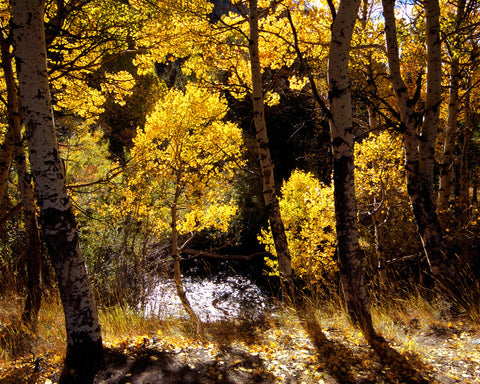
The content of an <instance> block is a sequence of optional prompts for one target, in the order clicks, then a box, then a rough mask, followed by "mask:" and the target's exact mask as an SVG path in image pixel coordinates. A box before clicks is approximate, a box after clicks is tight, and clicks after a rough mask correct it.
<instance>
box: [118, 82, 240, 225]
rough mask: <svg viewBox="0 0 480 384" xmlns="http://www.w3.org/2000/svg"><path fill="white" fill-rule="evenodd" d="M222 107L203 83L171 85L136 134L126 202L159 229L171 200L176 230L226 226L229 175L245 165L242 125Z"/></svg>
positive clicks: (231, 207) (230, 209)
mask: <svg viewBox="0 0 480 384" xmlns="http://www.w3.org/2000/svg"><path fill="white" fill-rule="evenodd" d="M225 113H226V103H225V101H224V100H223V99H222V98H221V97H220V96H219V95H218V94H215V93H211V92H210V91H208V90H207V89H205V88H200V87H198V86H196V85H193V84H191V85H187V86H186V89H185V91H182V90H177V89H172V90H170V91H169V92H168V93H167V94H166V95H165V97H164V98H163V99H162V100H160V101H159V102H158V104H157V106H156V108H155V110H154V112H153V113H152V114H151V115H150V116H148V118H147V123H146V125H145V129H144V130H143V131H142V132H139V133H138V134H137V136H136V138H135V139H134V147H133V149H132V152H131V154H132V159H131V162H130V167H132V169H134V172H132V176H131V178H130V179H129V181H128V188H126V190H125V191H124V198H125V203H124V204H125V206H126V207H130V209H131V208H132V207H136V209H138V213H139V215H141V216H144V217H145V218H148V219H149V221H150V222H151V223H153V225H154V227H155V228H156V229H157V230H158V231H168V227H169V225H170V219H171V218H170V209H171V207H172V205H174V204H175V205H176V207H177V208H178V215H179V221H178V228H179V232H180V233H187V232H191V231H199V230H201V229H203V228H207V227H213V228H215V229H217V230H221V231H225V230H226V229H227V227H228V223H229V220H230V219H231V218H232V216H233V215H234V214H235V213H236V210H237V208H236V204H235V199H234V197H235V195H234V192H233V179H234V177H235V174H236V172H237V170H238V169H239V167H241V166H242V165H243V161H242V145H243V140H242V134H241V130H240V129H239V128H238V127H237V126H236V125H235V124H233V123H230V122H226V121H224V120H223V119H224V117H225Z"/></svg>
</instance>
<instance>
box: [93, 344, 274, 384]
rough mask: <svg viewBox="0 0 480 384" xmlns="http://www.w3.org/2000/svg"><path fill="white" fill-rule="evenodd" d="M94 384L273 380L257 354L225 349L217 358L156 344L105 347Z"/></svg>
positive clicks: (235, 383)
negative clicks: (102, 364) (102, 363)
mask: <svg viewBox="0 0 480 384" xmlns="http://www.w3.org/2000/svg"><path fill="white" fill-rule="evenodd" d="M105 364H106V366H105V368H104V369H103V370H101V371H100V372H99V373H98V374H97V376H96V378H95V382H94V383H95V384H100V383H101V384H126V383H131V384H140V383H142V384H145V383H149V384H160V383H161V384H187V383H196V384H211V383H218V384H220V383H222V384H238V383H244V384H249V383H265V384H270V383H273V382H274V377H273V376H272V375H271V374H270V373H268V372H267V371H266V369H265V368H264V361H263V360H262V359H260V358H259V357H258V356H255V355H251V354H249V353H246V352H245V351H242V350H238V349H235V348H226V349H224V350H222V351H221V352H220V353H219V354H218V355H216V356H214V357H206V356H204V355H201V354H198V355H196V356H195V355H193V356H192V355H188V356H187V355H185V354H182V352H168V351H160V350H158V349H156V348H155V347H154V346H152V348H150V347H139V348H138V347H136V348H131V349H126V350H118V349H106V350H105Z"/></svg>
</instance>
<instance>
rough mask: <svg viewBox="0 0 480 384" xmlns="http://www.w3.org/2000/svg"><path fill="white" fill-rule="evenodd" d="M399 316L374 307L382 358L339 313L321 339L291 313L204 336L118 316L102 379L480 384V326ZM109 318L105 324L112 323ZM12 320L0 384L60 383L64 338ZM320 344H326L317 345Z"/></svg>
mask: <svg viewBox="0 0 480 384" xmlns="http://www.w3.org/2000/svg"><path fill="white" fill-rule="evenodd" d="M2 304H4V303H2ZM3 308H4V307H3ZM58 309H60V308H58ZM391 311H392V309H390V310H389V311H380V310H374V313H373V314H374V321H375V327H376V329H377V330H378V331H379V333H380V334H382V335H383V337H384V338H385V340H386V341H387V342H388V347H386V346H384V347H383V348H382V350H381V351H377V352H375V351H373V350H372V349H371V348H370V347H369V346H368V344H367V343H366V341H365V339H364V337H363V335H362V334H361V332H360V331H359V330H358V329H356V328H354V327H353V326H352V325H351V324H350V323H349V322H348V320H347V319H346V317H345V315H344V314H343V313H342V312H341V311H340V310H334V309H332V308H331V307H330V308H328V309H327V310H325V311H320V312H318V315H317V317H318V324H320V327H321V332H319V329H317V330H316V331H313V333H312V330H311V328H310V331H309V332H310V333H307V331H306V330H305V329H304V327H303V326H302V324H304V322H303V321H301V320H299V319H298V317H297V316H296V314H295V313H294V312H293V311H283V312H282V313H280V314H278V313H277V314H276V313H272V314H269V315H266V316H265V318H263V319H262V320H261V321H256V322H251V321H247V320H244V321H239V320H232V321H222V322H216V323H211V324H206V328H205V336H204V337H203V338H202V339H199V338H198V337H196V335H195V334H194V332H193V330H192V329H191V327H190V325H189V323H188V322H186V321H180V320H175V321H170V322H168V323H167V322H160V321H158V320H157V321H143V320H142V321H140V320H138V319H136V320H135V319H133V320H132V318H128V319H124V320H123V322H122V321H119V320H118V317H116V319H117V320H116V321H118V324H117V328H118V329H117V330H116V331H114V330H113V329H114V328H115V324H113V323H115V321H113V320H114V318H112V319H111V320H110V323H111V324H105V325H104V324H102V326H103V327H104V345H105V347H106V366H105V368H104V369H103V370H102V371H101V372H99V374H98V375H97V378H96V381H95V382H96V383H97V384H100V383H105V384H127V383H130V384H140V383H141V384H148V383H150V384H154V383H158V384H160V383H161V384H180V383H185V384H186V383H198V384H207V383H219V384H220V383H225V384H237V383H238V384H240V383H241V384H250V383H291V384H294V383H298V384H302V383H312V384H313V383H326V384H334V383H340V384H343V383H346V384H348V383H357V384H360V383H363V384H365V383H441V384H452V383H480V331H479V328H478V325H477V324H475V323H474V322H472V321H470V320H468V319H467V318H462V317H461V316H456V317H455V318H449V317H448V316H445V315H444V314H442V313H441V310H440V309H439V308H434V307H426V306H423V307H421V308H420V307H419V306H418V305H417V306H410V307H409V308H406V309H405V308H404V309H402V310H398V309H397V310H396V312H395V314H394V316H392V315H391V314H390V315H388V316H387V314H386V313H387V312H389V313H391ZM51 312H52V310H50V312H49V313H51ZM43 317H44V320H43V321H46V320H45V318H46V317H47V316H46V315H43ZM101 318H103V321H105V319H106V316H105V315H103V317H102V315H101ZM9 321H10V322H9ZM12 321H13V320H12V319H10V320H9V318H8V316H7V315H6V312H5V311H4V312H3V313H0V347H1V348H3V351H2V350H1V349H0V357H1V360H0V383H2V384H14V383H15V384H16V383H22V384H23V383H29V384H34V383H38V384H50V383H55V382H56V380H57V379H58V377H59V372H60V370H61V363H62V358H63V353H64V350H63V349H62V348H63V347H62V346H61V345H62V343H64V342H63V341H62V340H61V338H62V337H63V336H62V335H61V333H62V332H63V331H62V330H61V329H60V330H57V331H58V334H59V335H58V341H56V342H55V341H52V339H48V340H47V338H45V337H42V336H41V335H39V336H37V337H35V338H29V337H25V334H23V335H22V333H21V332H16V333H15V332H14V324H13V323H12ZM41 321H42V319H41ZM48 321H51V322H52V323H51V324H50V325H48V324H44V326H45V327H50V328H48V329H49V330H50V331H51V330H52V327H54V326H58V327H60V328H62V319H61V315H55V319H54V320H52V319H49V320H48ZM48 321H47V322H48ZM42 324H43V323H41V324H40V325H42ZM53 324H56V325H53ZM44 329H47V328H44ZM41 331H42V330H41V329H40V332H39V333H41ZM45 332H46V331H45ZM315 332H316V335H315ZM309 335H310V336H309ZM312 335H313V336H314V337H312ZM55 337H57V336H55ZM312 339H317V340H323V341H322V342H321V343H319V342H317V343H316V346H315V345H314V344H313V343H312V341H311V340H312Z"/></svg>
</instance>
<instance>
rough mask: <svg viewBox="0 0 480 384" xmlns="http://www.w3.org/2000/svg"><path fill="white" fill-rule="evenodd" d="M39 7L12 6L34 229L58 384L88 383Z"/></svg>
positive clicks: (88, 313)
mask: <svg viewBox="0 0 480 384" xmlns="http://www.w3.org/2000/svg"><path fill="white" fill-rule="evenodd" d="M43 7H44V2H43V1H38V0H15V1H13V2H12V31H13V44H14V48H15V57H16V65H17V73H18V81H19V90H20V97H21V105H22V112H23V117H24V122H25V127H26V138H27V142H28V149H29V156H30V164H31V168H32V173H33V181H34V186H35V193H36V197H37V203H38V207H39V210H40V215H39V216H40V224H41V228H42V232H43V237H44V240H45V242H46V244H47V247H48V251H49V255H50V257H51V259H52V264H53V266H54V268H55V272H56V275H57V280H58V287H59V291H60V297H61V300H62V304H63V310H64V314H65V325H66V333H67V352H66V357H65V365H64V370H63V372H62V377H61V379H60V382H61V383H82V384H83V383H91V382H92V381H93V378H94V376H95V374H96V372H97V371H98V369H99V367H100V366H101V364H102V360H103V350H102V338H101V332H100V325H99V322H98V315H97V307H96V304H95V299H94V296H93V292H92V290H91V286H90V282H89V280H88V278H87V274H86V270H85V262H84V258H83V254H82V252H81V250H80V246H79V239H78V233H77V230H76V222H75V217H74V215H73V211H72V206H71V202H70V198H69V196H68V194H67V191H66V187H65V169H64V167H63V163H62V160H61V158H60V153H59V150H58V144H57V141H56V136H55V127H54V121H53V115H52V106H51V100H50V90H49V84H48V74H47V62H46V49H45V36H44V22H43V17H44V8H43Z"/></svg>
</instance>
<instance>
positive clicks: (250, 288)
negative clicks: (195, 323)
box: [144, 275, 268, 322]
mask: <svg viewBox="0 0 480 384" xmlns="http://www.w3.org/2000/svg"><path fill="white" fill-rule="evenodd" d="M182 281H183V284H184V289H185V292H186V295H187V298H188V300H189V301H190V304H191V306H192V308H193V310H194V311H195V313H196V314H197V315H198V316H199V317H200V319H201V320H202V321H204V322H206V321H218V320H224V319H227V318H228V319H234V318H248V319H252V320H254V319H256V318H258V317H260V316H261V315H262V314H263V312H264V311H265V310H266V309H267V307H268V300H267V296H266V295H265V293H264V292H262V290H261V289H260V288H259V287H258V286H257V285H256V284H255V283H254V282H252V281H251V280H250V279H248V278H246V277H243V276H239V275H238V276H227V277H223V278H221V279H219V278H217V279H215V278H202V279H200V278H195V277H191V276H186V277H183V278H182ZM153 287H154V288H153V289H152V291H151V292H150V294H149V295H148V296H147V298H146V301H145V304H144V310H145V312H146V314H148V315H155V316H159V317H160V318H169V317H172V316H173V317H176V316H179V317H187V314H186V313H185V311H184V310H183V307H182V304H181V302H180V299H179V298H178V296H177V292H176V288H175V284H174V282H173V281H172V280H167V279H157V280H156V281H155V283H154V285H153Z"/></svg>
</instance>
